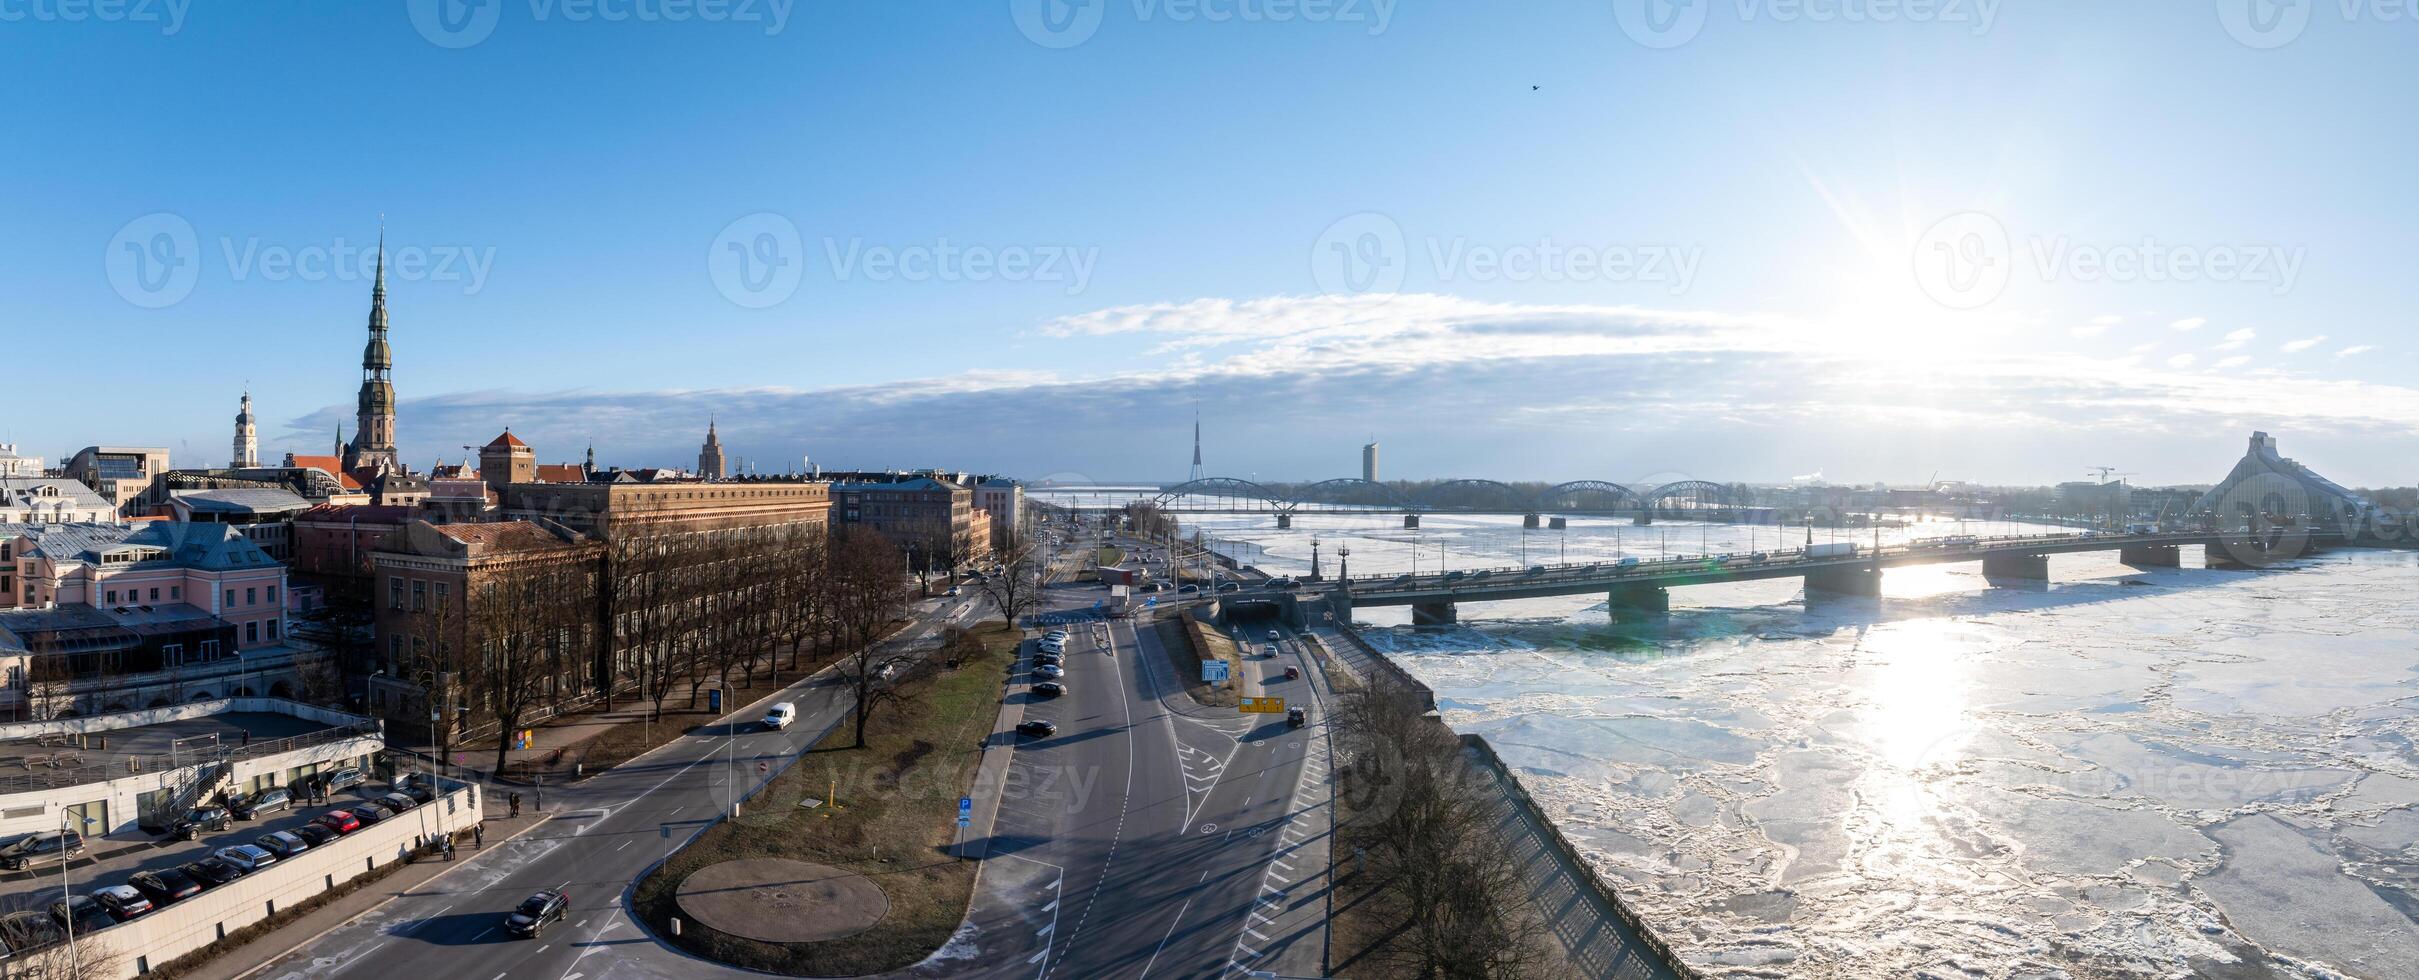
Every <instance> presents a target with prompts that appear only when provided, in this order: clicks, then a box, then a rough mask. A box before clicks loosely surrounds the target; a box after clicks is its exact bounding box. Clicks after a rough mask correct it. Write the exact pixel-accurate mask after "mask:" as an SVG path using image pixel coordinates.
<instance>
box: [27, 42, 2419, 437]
mask: <svg viewBox="0 0 2419 980" xmlns="http://www.w3.org/2000/svg"><path fill="white" fill-rule="evenodd" d="M1664 2H1665V0H1644V3H1641V2H1640V0H1621V2H1616V3H1606V2H1590V3H1560V2H1533V3H1522V4H1484V5H1481V4H1439V3H1415V2H1410V0H1403V2H1400V3H1380V2H1378V0H1355V2H1349V3H1347V2H1338V3H1335V4H1332V5H1327V4H1317V3H1310V4H1283V3H1279V4H1270V3H1267V2H1264V0H1254V2H1252V3H1249V4H1238V3H1236V2H1233V0H1212V2H1206V3H1195V2H1169V0H1107V2H1102V0H1093V5H1092V6H1088V7H1081V8H1068V7H1064V6H1063V5H1055V3H1054V4H1053V6H1050V7H1045V5H1044V4H1043V3H1039V2H1035V3H1027V2H1024V0H1015V2H1010V0H984V2H971V3H943V2H938V0H926V2H905V0H889V2H849V3H805V2H801V3H796V4H794V5H791V4H775V3H772V2H770V0H753V2H749V3H738V2H734V3H732V4H729V5H723V6H717V5H715V4H680V3H673V4H670V5H667V4H665V3H664V2H663V0H645V2H638V0H612V2H607V3H603V4H595V3H579V2H564V0H488V2H487V3H486V4H485V5H483V6H477V7H466V6H463V5H461V4H460V3H459V2H458V0H445V2H443V3H437V2H425V3H424V2H419V0H413V2H407V3H402V4H350V3H343V4H338V3H319V4H306V3H279V2H254V3H243V4H231V3H221V4H192V5H188V4H184V3H170V2H168V0H146V2H144V3H139V4H137V5H135V6H134V7H132V8H129V9H128V10H126V11H125V12H124V13H123V14H122V15H119V14H112V15H109V16H81V17H78V16H75V13H76V12H80V11H82V10H83V9H84V8H82V7H77V6H74V5H73V4H70V5H68V6H66V7H62V6H61V5H60V4H59V3H58V2H57V0H44V2H40V3H31V2H28V3H23V4H15V5H9V6H6V7H5V8H0V82H4V83H5V91H6V92H7V93H8V94H7V95H6V96H5V97H4V98H0V105H4V106H5V111H4V114H0V126H4V127H5V132H7V133H8V139H9V142H10V147H11V150H12V152H10V153H7V154H0V181H5V182H6V184H7V185H8V186H9V188H10V189H11V193H9V194H7V195H0V228H6V229H7V234H6V235H0V351H5V353H0V366H6V367H10V368H14V369H16V370H13V371H12V372H11V373H12V374H14V375H16V376H17V377H18V378H20V379H40V382H41V384H43V385H44V386H45V387H47V388H50V389H54V390H53V391H52V392H51V393H49V394H46V395H44V396H41V397H36V398H32V399H20V400H19V402H18V405H19V406H20V407H19V408H18V409H16V410H13V411H10V412H8V413H6V414H5V415H4V416H0V432H4V433H5V435H0V439H5V438H13V439H14V440H15V441H17V442H19V443H21V444H23V447H24V448H25V449H26V450H27V451H30V452H36V453H41V454H45V455H55V454H57V453H59V452H61V451H63V450H68V449H73V448H75V447H79V446H84V445H89V444H94V443H120V444H127V443H131V444H161V445H168V446H170V447H172V448H173V449H175V450H176V451H177V452H178V460H177V461H178V463H179V464H180V465H207V464H213V463H217V462H220V461H221V460H222V458H223V457H224V455H225V445H226V441H227V432H228V419H229V418H230V417H231V416H232V414H233V411H234V405H235V400H236V396H237V394H238V393H239V392H240V390H241V389H242V388H243V387H244V385H245V384H246V383H247V382H249V384H250V386H251V388H252V390H253V392H254V394H255V399H256V402H257V404H258V408H259V412H260V414H261V417H262V419H263V420H264V425H263V435H264V443H265V447H264V448H265V449H266V450H267V451H268V452H269V454H270V455H276V454H278V453H281V452H284V451H287V450H300V451H307V452H316V451H324V449H323V448H322V447H324V446H325V445H327V444H328V443H329V442H330V441H331V439H332V433H333V428H334V425H335V423H337V422H338V421H347V422H348V428H349V416H350V411H351V409H350V405H351V400H352V393H353V390H354V388H355V386H356V384H357V382H358V372H357V364H358V359H359V349H360V345H361V340H362V333H361V328H362V323H363V320H364V316H365V313H366V307H367V302H368V292H369V286H368V282H367V281H366V279H365V277H364V274H363V272H362V271H361V270H360V269H359V267H358V266H357V265H348V264H343V263H338V264H337V266H336V267H331V265H330V264H329V263H327V262H323V261H322V259H326V258H335V259H346V258H350V257H353V256H355V255H356V254H357V253H356V252H354V251H352V250H357V249H359V248H362V247H364V246H366V245H367V244H368V242H369V241H370V240H371V239H372V238H374V237H375V235H376V234H377V230H378V216H379V215H380V214H381V213H384V214H385V215H386V220H387V234H388V241H389V247H390V250H392V251H393V252H394V253H395V254H394V257H395V258H396V259H397V260H398V261H399V262H400V261H402V260H404V259H405V258H406V257H407V256H408V257H409V259H410V260H411V261H412V262H414V263H415V264H414V265H413V267H412V270H413V271H411V272H409V273H408V274H407V273H404V272H403V270H402V269H400V268H398V269H396V270H392V271H390V284H389V285H390V308H391V311H392V317H393V323H394V337H395V342H396V347H397V354H398V362H399V363H398V366H397V371H396V378H397V384H398V388H399V389H400V392H401V394H402V396H403V399H404V401H403V416H402V420H401V433H402V440H403V443H404V450H405V453H406V455H407V457H408V458H409V459H411V460H412V462H413V463H414V464H415V465H419V466H425V465H426V464H427V463H428V462H429V461H432V460H434V459H435V458H436V457H438V456H440V455H446V456H459V455H461V447H462V446H463V445H466V444H476V443H483V442H485V441H486V440H487V438H489V437H491V436H492V435H494V432H495V430H497V429H500V428H501V427H502V426H503V425H505V424H510V425H511V426H512V427H513V429H514V431H515V432H517V433H521V434H522V435H523V436H524V437H525V438H527V439H529V440H530V441H531V442H532V443H534V444H536V445H537V446H538V448H539V452H540V455H541V457H542V458H543V459H544V460H546V461H555V460H570V459H574V458H576V457H577V455H578V453H579V450H580V448H581V446H583V445H584V444H585V443H586V442H587V441H589V440H591V439H593V440H595V441H596V442H597V444H598V446H599V455H600V457H601V458H602V459H604V460H605V461H607V462H619V463H627V464H631V465H644V464H680V463H685V462H686V461H687V460H688V459H689V458H690V457H691V456H692V455H693V453H694V446H695V443H696V441H697V439H698V436H699V434H700V433H701V431H702V429H703V426H704V421H705V418H706V416H707V415H708V414H709V413H715V414H717V415H718V416H719V417H720V418H721V420H722V428H723V432H724V436H725V441H726V443H728V444H730V445H731V447H732V449H733V451H734V452H737V453H739V454H741V455H744V456H747V457H750V458H754V459H757V460H760V461H763V462H764V464H765V465H768V466H771V467H773V468H779V467H780V466H782V465H786V464H787V463H788V462H790V461H792V460H795V459H797V458H799V457H801V456H803V455H809V454H811V455H812V456H813V457H814V458H815V459H816V460H817V461H819V462H822V463H825V464H826V465H833V466H886V465H888V466H909V465H955V466H965V467H973V468H979V469H989V470H1000V471H1006V472H1012V473H1018V474H1023V475H1027V476H1035V477H1039V476H1047V475H1054V474H1060V475H1075V474H1080V475H1088V476H1095V477H1101V478H1135V477H1143V478H1158V477H1174V476H1180V475H1181V474H1182V472H1183V470H1184V468H1185V465H1186V463H1187V461H1188V460H1187V456H1188V450H1189V447H1188V446H1186V445H1185V444H1184V443H1185V440H1186V438H1187V437H1188V436H1189V423H1190V415H1191V412H1192V411H1193V408H1194V406H1195V404H1196V403H1197V404H1198V406H1199V409H1200V411H1201V413H1202V415H1203V417H1204V419H1205V424H1206V425H1207V427H1208V429H1209V431H1210V438H1209V443H1210V444H1209V451H1210V456H1211V467H1210V468H1211V469H1212V470H1213V471H1224V472H1230V473H1233V474H1236V475H1245V474H1253V473H1256V474H1258V475H1260V476H1263V477H1292V476H1300V477H1309V476H1329V475H1341V474H1344V473H1348V472H1351V471H1352V469H1353V468H1354V467H1355V465H1356V460H1357V447H1358V445H1359V444H1360V442H1361V441H1363V440H1364V439H1365V438H1367V437H1369V436H1372V435H1375V436H1376V437H1378V438H1379V439H1380V440H1382V441H1383V442H1384V443H1385V444H1386V446H1387V452H1386V458H1387V461H1388V464H1389V467H1388V468H1389V470H1390V475H1396V476H1406V477H1418V476H1447V475H1492V476H1503V477H1520V478H1554V479H1576V478H1583V477H1586V478H1607V479H1624V480H1627V479H1636V478H1642V477H1645V476H1648V475H1652V474H1669V473H1686V474H1692V475H1699V476H1705V477H1709V478H1717V479H1746V480H1777V479H1784V478H1787V477H1790V476H1794V475H1803V474H1810V473H1815V472H1820V473H1823V474H1825V475H1826V476H1827V477H1830V478H1833V479H1840V480H1858V481H1867V480H1889V481H1895V482H1913V481H1919V480H1922V479H1925V478H1926V477H1928V476H1930V475H1931V474H1933V473H1935V472H1937V473H1939V474H1940V475H1941V477H1942V478H1964V479H1974V480H1982V481H1990V482H2049V481H2055V480H2062V479H2072V478H2078V477H2080V476H2081V475H2082V469H2083V467H2085V466H2088V465H2098V464H2101V463H2108V464H2115V465H2118V466H2119V468H2120V469H2123V470H2128V471H2133V472H2135V473H2137V474H2139V475H2138V476H2137V479H2140V480H2145V481H2154V482H2155V481H2207V480H2211V479H2215V478H2216V477H2217V476H2218V475H2220V474H2222V472H2223V471H2224V469H2225V468H2226V465H2227V464H2228V463H2229V462H2230V461H2231V459H2232V457H2233V455H2235V454H2236V453H2237V452H2238V451H2239V447H2240V444H2241V440H2242V438H2243V436H2244V435H2245V434H2246V433H2247V431H2248V430H2249V429H2250V428H2252V427H2266V428H2270V429H2272V430H2275V431H2276V432H2277V433H2278V434H2279V435H2280V436H2281V437H2282V438H2284V439H2285V447H2286V449H2287V450H2288V451H2289V452H2293V453H2295V454H2296V455H2299V456H2300V457H2302V458H2304V459H2305V460H2307V461H2309V462H2311V463H2313V464H2314V465H2316V466H2318V467H2319V468H2320V469H2321V470H2322V471H2324V472H2328V473H2330V474H2331V475H2334V476H2336V477H2338V478H2339V479H2342V480H2344V481H2346V482H2350V483H2368V484H2408V483H2410V482H2412V481H2413V480H2414V479H2419V474H2414V473H2413V472H2412V471H2411V470H2410V468H2409V467H2408V466H2407V465H2401V464H2398V463H2396V462H2395V460H2397V459H2400V460H2408V459H2410V458H2411V457H2412V453H2411V450H2412V449H2414V448H2419V438H2414V426H2415V425H2419V423H2415V422H2414V421H2413V420H2414V419H2419V391H2414V390H2413V389H2411V388H2408V387H2404V385H2405V384H2406V383H2407V380H2406V379H2408V378H2410V377H2411V376H2412V374H2411V368H2412V367H2413V359H2412V354H2411V351H2410V349H2409V348H2410V344H2409V342H2408V339H2407V338H2408V336H2409V333H2410V331H2409V330H2408V329H2407V326H2406V324H2407V320H2408V315H2409V314H2408V311H2409V310H2410V309H2412V307H2413V304H2412V299H2413V295H2412V293H2413V290H2414V288H2419V287H2414V286H2413V285H2412V282H2413V281H2414V278H2415V277H2412V276H2410V275H2408V274H2407V272H2405V271H2404V269H2403V265H2404V256H2405V255H2406V254H2407V251H2408V230H2409V229H2410V228H2412V227H2414V226H2415V225H2419V221H2415V220H2414V219H2415V218H2419V215H2415V214H2414V210H2415V205H2419V201H2415V200H2414V194H2415V192H2414V190H2413V186H2412V182H2411V181H2410V180H2409V176H2408V162H2409V160H2410V159H2411V158H2412V150H2413V146H2412V141H2413V136H2412V135H2411V132H2410V130H2409V127H2407V126H2404V125H2401V124H2400V122H2401V121H2403V120H2407V119H2408V118H2409V111H2408V106H2407V103H2408V91H2409V90H2410V85H2409V82H2410V80H2411V69H2410V67H2409V65H2410V64H2412V60H2411V59H2410V57H2409V54H2410V52H2411V50H2412V44H2414V43H2419V22H2414V21H2413V20H2412V19H2410V18H2411V15H2408V14H2399V13H2397V12H2396V11H2393V10H2391V9H2376V8H2367V7H2359V6H2355V7H2354V8H2352V9H2351V11H2350V13H2349V15H2348V16H2347V12H2346V8H2344V7H2341V6H2338V5H2334V4H2326V5H2309V6H2302V7H2295V6H2291V5H2287V6H2282V7H2278V6H2272V5H2271V0H2221V2H2215V3H2210V2H2179V3H2162V4H2101V3H2040V4H2025V5H2016V4H2006V5H2004V6H2002V5H2001V4H1998V3H1990V4H1984V3H1981V2H1980V0H1959V2H1955V3H1947V2H1944V3H1940V4H1933V5H1928V6H1927V5H1924V4H1921V3H1910V4H1902V5H1897V6H1890V7H1876V6H1873V5H1871V4H1869V3H1865V2H1862V0H1859V2H1856V3H1849V4H1846V5H1844V6H1843V5H1841V4H1839V3H1837V2H1831V0H1823V2H1818V3H1814V4H1793V3H1785V2H1784V3H1773V2H1771V0H1711V2H1709V0H1695V4H1694V5H1693V6H1688V7H1681V8H1670V7H1665V6H1661V5H1662V4H1664ZM1645 4H1655V5H1657V6H1656V7H1655V8H1653V9H1649V8H1648V7H1646V6H1645ZM2248 4H2256V5H2258V6H2257V7H2252V6H2247V5H2248ZM1675 10H1676V11H1677V18H1676V19H1673V18H1670V17H1664V16H1647V17H1643V18H1642V17H1640V16H1638V14H1640V13H1641V12H1642V11H1643V12H1645V13H1647V14H1650V15H1658V14H1668V13H1671V12H1673V11H1675ZM1882 10H1895V11H1899V12H1900V13H1899V16H1898V17H1897V18H1896V19H1894V20H1892V21H1890V22H1887V23H1881V22H1876V20H1875V17H1876V16H1877V14H1878V12H1879V11H1882ZM2296 11H2298V12H2299V14H2298V15H2297V14H2296ZM2246 12H2249V13H2253V14H2260V15H2262V16H2260V17H2257V18H2251V19H2246ZM676 13H678V14H685V15H686V17H685V19H681V20H678V21H674V20H670V19H668V17H670V16H671V15H673V14H676ZM2272 13H2273V14H2280V15H2281V18H2282V19H2270V18H2269V17H2267V16H2265V15H2267V14H2272ZM1281 14H1284V15H1290V16H1287V17H1280V15H1281ZM1020 18H1021V19H1020ZM1046 24H1056V25H1062V26H1068V28H1069V29H1068V30H1067V31H1065V32H1061V33H1051V32H1050V30H1049V29H1048V28H1047V27H1045V26H1039V25H1046ZM1665 26H1668V27H1669V28H1670V30H1666V31H1662V32H1658V28H1659V27H1665ZM455 28H460V29H458V30H457V29H455ZM2262 28H2268V30H2266V31H2265V32H2264V33H2263V32H2262V30H2261V29H2262ZM130 246H132V247H133V248H134V249H136V251H131V252H130V251H128V248H129V247H130ZM162 247H164V248H166V249H167V251H164V252H162V251H158V250H157V249H158V248H162ZM145 250H150V251H145ZM145 255H149V256H150V258H144V257H143V256H145ZM288 259H293V260H295V262H296V263H297V264H295V265H294V266H292V267H288V266H287V265H286V264H285V262H286V260H288ZM159 260H167V261H180V262H182V263H183V264H181V265H178V266H176V268H179V269H186V270H190V271H189V273H188V274H187V275H186V277H185V278H183V279H179V278H176V277H175V276H165V277H163V276H161V275H158V274H157V273H158V272H159V271H160V270H161V269H163V268H167V266H164V265H155V264H142V263H149V262H154V261H159ZM21 383H22V380H21ZM28 406H30V407H28Z"/></svg>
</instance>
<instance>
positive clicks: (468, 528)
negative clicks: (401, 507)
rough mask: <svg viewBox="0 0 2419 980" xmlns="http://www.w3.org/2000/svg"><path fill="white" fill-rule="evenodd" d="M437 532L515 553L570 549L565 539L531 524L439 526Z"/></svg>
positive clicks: (473, 544) (475, 544) (473, 545)
mask: <svg viewBox="0 0 2419 980" xmlns="http://www.w3.org/2000/svg"><path fill="white" fill-rule="evenodd" d="M435 527H436V529H437V533H439V534H442V535H445V536H446V537H449V538H452V539H454V540H456V541H460V542H462V543H463V544H466V545H470V546H472V547H487V548H494V549H504V550H513V551H526V550H545V549H553V548H563V547H568V546H569V545H568V543H567V542H565V541H563V539H561V538H558V537H555V536H554V535H553V534H551V533H548V532H547V530H546V529H545V528H542V527H539V526H537V525H535V524H532V523H530V522H528V521H502V522H498V523H493V524H438V525H435Z"/></svg>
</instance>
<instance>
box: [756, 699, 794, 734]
mask: <svg viewBox="0 0 2419 980" xmlns="http://www.w3.org/2000/svg"><path fill="white" fill-rule="evenodd" d="M797 720H798V706H797V705H794V704H791V703H789V702H787V701H783V702H781V703H780V704H776V705H774V706H773V710H771V711H767V712H765V713H764V727H766V728H770V729H772V730H774V731H780V730H782V729H784V728H788V727H790V722H793V721H797Z"/></svg>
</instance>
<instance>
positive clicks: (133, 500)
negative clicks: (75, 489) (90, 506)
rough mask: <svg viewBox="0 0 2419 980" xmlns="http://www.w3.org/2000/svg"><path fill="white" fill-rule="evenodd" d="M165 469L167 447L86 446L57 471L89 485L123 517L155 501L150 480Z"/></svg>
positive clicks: (145, 509)
mask: <svg viewBox="0 0 2419 980" xmlns="http://www.w3.org/2000/svg"><path fill="white" fill-rule="evenodd" d="M166 472H168V451H167V450H165V449H147V448H139V447H130V446H87V447H85V448H83V449H80V450H77V451H76V454H75V455H74V456H72V457H69V458H68V460H67V462H66V464H64V465H62V466H61V467H60V468H59V475H61V476H64V477H66V478H68V479H70V480H75V481H78V482H80V483H82V484H84V485H85V486H88V487H91V488H92V489H93V492H95V493H98V494H100V495H101V499H103V500H107V501H109V503H110V504H111V505H112V506H115V507H116V508H117V509H118V514H119V515H120V516H124V517H135V516H138V515H141V514H143V513H145V512H146V511H148V510H149V509H150V507H151V505H153V504H156V503H159V502H160V501H159V498H158V497H157V496H156V495H155V494H154V493H153V491H152V483H153V482H154V481H156V480H158V479H159V478H160V475H161V474H164V473H166Z"/></svg>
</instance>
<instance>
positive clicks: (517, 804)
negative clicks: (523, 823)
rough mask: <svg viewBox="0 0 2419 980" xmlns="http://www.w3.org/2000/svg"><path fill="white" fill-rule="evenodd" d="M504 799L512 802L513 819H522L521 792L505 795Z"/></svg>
mask: <svg viewBox="0 0 2419 980" xmlns="http://www.w3.org/2000/svg"><path fill="white" fill-rule="evenodd" d="M504 799H505V801H506V802H509V803H511V804H512V816H513V819H516V820H517V819H520V816H521V794H519V793H514V794H512V795H510V796H507V797H505V798H504Z"/></svg>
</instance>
